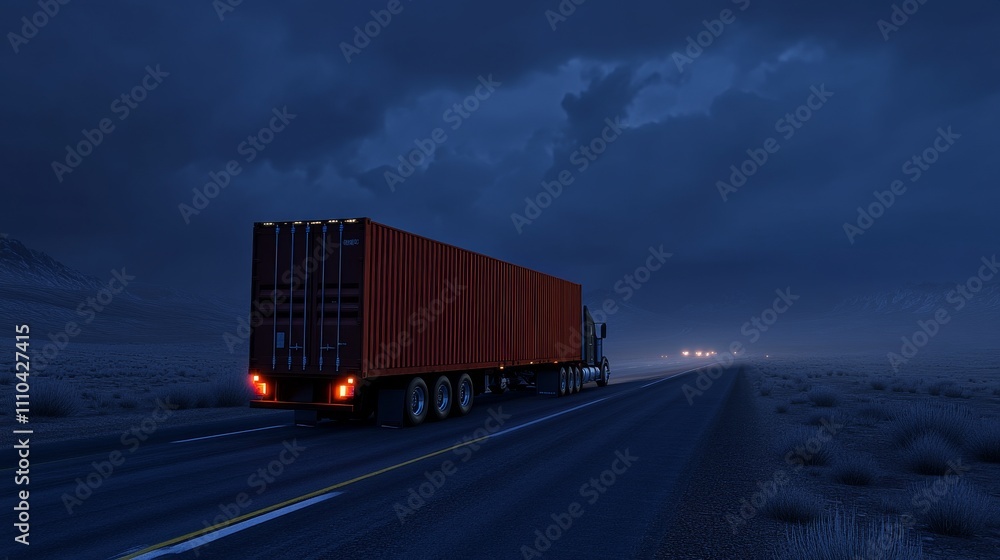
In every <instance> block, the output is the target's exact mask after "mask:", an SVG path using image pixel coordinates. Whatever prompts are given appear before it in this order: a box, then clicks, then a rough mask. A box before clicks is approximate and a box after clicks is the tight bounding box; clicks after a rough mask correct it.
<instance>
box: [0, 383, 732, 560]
mask: <svg viewBox="0 0 1000 560" xmlns="http://www.w3.org/2000/svg"><path fill="white" fill-rule="evenodd" d="M690 367H691V366H690V365H687V366H684V367H681V366H678V365H676V364H675V365H673V366H664V365H663V364H638V365H632V366H628V367H618V368H616V369H614V370H613V377H612V383H611V384H610V385H609V386H607V387H604V388H598V387H596V385H594V384H592V383H591V384H588V385H587V386H586V387H584V390H583V391H582V392H581V393H579V394H576V395H572V396H569V397H565V398H551V397H539V396H537V395H534V394H533V393H529V392H513V393H508V394H506V395H501V396H497V395H485V396H480V397H477V400H476V406H475V407H474V408H473V411H472V412H471V413H470V414H469V415H468V416H466V417H463V418H452V419H448V420H447V421H445V422H441V423H427V424H424V425H423V426H420V427H417V428H410V429H402V430H399V429H388V428H379V427H376V426H374V425H373V424H363V423H324V424H321V425H319V426H317V427H313V428H309V427H301V426H293V425H290V423H289V421H290V413H283V412H279V413H274V414H272V415H268V416H266V417H265V418H262V419H256V420H255V421H254V422H253V423H247V422H241V423H233V422H219V423H212V424H202V425H198V426H188V427H184V428H169V427H166V425H165V424H164V426H163V427H162V428H160V429H157V430H156V431H155V432H153V433H152V434H151V435H150V436H149V437H148V439H147V440H146V441H144V442H136V441H133V440H129V442H128V444H123V443H122V441H121V440H120V439H118V438H114V439H93V440H88V441H82V442H77V443H75V444H69V445H60V446H58V447H53V448H46V447H45V446H44V445H39V446H38V447H36V448H35V449H33V455H32V457H33V464H32V473H31V543H32V544H31V545H30V547H23V546H20V545H16V546H15V545H8V543H12V540H11V539H12V538H13V531H11V529H8V532H10V533H11V535H10V536H9V537H8V538H7V539H5V541H6V542H5V544H4V545H3V547H2V548H4V549H7V550H9V552H4V554H9V555H10V558H12V559H15V558H33V559H41V558H88V559H105V558H132V557H138V558H157V557H166V558H171V557H172V558H209V559H215V558H219V559H221V558H267V559H272V558H295V559H297V560H304V559H309V558H448V559H452V558H491V559H492V558H539V557H541V558H633V557H647V556H651V555H652V553H653V552H654V551H655V550H656V548H657V547H658V546H660V541H661V539H662V537H663V534H664V532H665V527H667V526H668V525H667V524H668V523H669V519H670V516H671V514H672V512H673V505H672V501H673V500H674V497H673V496H674V494H675V493H676V492H677V491H678V487H679V481H680V480H682V475H683V473H684V467H685V466H686V464H687V463H688V461H689V459H691V456H692V454H693V453H695V452H696V449H697V447H698V444H699V440H700V438H701V437H702V435H703V433H704V432H705V429H706V428H707V427H708V425H709V423H710V422H711V420H712V418H713V417H714V416H715V415H716V413H717V411H718V409H719V407H720V406H721V405H722V403H723V402H724V399H725V397H726V395H727V394H728V392H729V388H730V386H731V382H732V380H733V377H734V373H733V371H732V370H731V371H729V372H726V373H725V374H723V376H722V377H721V378H720V379H719V380H718V381H716V382H715V383H714V385H713V386H712V387H711V388H710V389H709V390H707V391H706V392H705V393H704V394H703V395H701V396H700V397H698V398H697V399H696V400H695V402H694V404H693V405H689V404H688V402H687V399H686V398H685V396H684V394H683V392H682V390H681V386H682V385H683V384H684V383H693V382H694V378H695V376H696V375H697V372H693V373H686V374H681V375H678V374H679V373H680V372H681V371H682V370H684V369H689V368H690ZM151 425H152V424H150V426H151ZM241 430H254V431H245V432H242V433H231V432H236V431H241ZM196 438H204V439H196ZM185 440H187V441H185ZM132 449H134V451H132ZM115 452H118V453H120V454H121V456H120V457H119V456H117V455H115ZM114 463H118V464H117V465H115V464H114ZM3 474H4V475H5V477H6V476H7V475H9V474H11V471H10V470H9V469H8V470H5V471H4V472H3ZM88 477H89V481H90V482H91V485H90V486H92V487H96V488H88V487H87V486H86V484H84V485H83V486H81V484H80V483H78V482H77V479H80V480H82V481H87V480H88ZM88 489H89V490H91V493H90V495H89V496H88V495H87V490H88ZM7 501H9V500H5V502H7ZM67 504H69V507H67ZM4 509H6V510H7V511H8V512H9V511H10V509H8V508H6V507H5V508H4ZM69 509H72V513H69ZM220 522H221V523H224V526H216V527H215V528H214V530H206V528H207V527H211V526H214V525H217V524H218V523H220ZM8 527H9V525H8Z"/></svg>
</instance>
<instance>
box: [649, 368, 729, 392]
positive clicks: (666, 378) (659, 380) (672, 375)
mask: <svg viewBox="0 0 1000 560" xmlns="http://www.w3.org/2000/svg"><path fill="white" fill-rule="evenodd" d="M711 366H712V364H709V365H707V366H701V367H696V368H694V369H689V370H687V371H681V372H678V373H672V374H670V375H668V376H666V377H664V378H662V379H657V380H656V381H654V382H652V383H646V384H645V385H643V386H642V387H639V388H640V389H645V388H646V387H651V386H653V385H656V384H657V383H663V382H664V381H666V380H668V379H673V378H675V377H679V376H681V375H687V374H689V373H691V372H694V371H698V370H699V369H705V368H707V367H711Z"/></svg>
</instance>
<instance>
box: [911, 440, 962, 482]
mask: <svg viewBox="0 0 1000 560" xmlns="http://www.w3.org/2000/svg"><path fill="white" fill-rule="evenodd" d="M961 457H962V452H961V451H960V450H959V449H958V448H956V447H955V446H954V445H952V444H951V443H949V442H948V441H947V440H945V439H944V438H942V437H941V436H940V435H938V434H936V433H933V432H930V433H926V434H923V435H921V436H919V437H918V438H917V439H915V440H913V441H912V442H911V443H910V445H909V446H908V447H907V448H906V450H905V451H904V453H903V462H904V463H905V464H906V467H907V468H908V469H910V470H911V471H913V472H915V473H917V474H927V475H938V476H940V475H944V474H945V473H947V472H948V470H949V469H950V468H951V466H950V465H951V464H952V463H954V461H956V460H958V459H961Z"/></svg>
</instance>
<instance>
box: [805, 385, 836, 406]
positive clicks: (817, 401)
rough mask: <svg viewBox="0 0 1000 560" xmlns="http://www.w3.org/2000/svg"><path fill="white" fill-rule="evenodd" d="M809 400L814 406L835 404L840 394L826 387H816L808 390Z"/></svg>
mask: <svg viewBox="0 0 1000 560" xmlns="http://www.w3.org/2000/svg"><path fill="white" fill-rule="evenodd" d="M809 400H810V401H812V403H813V404H814V405H816V406H823V407H830V406H837V403H838V402H840V396H839V395H837V393H836V392H835V391H833V390H832V389H829V388H827V387H817V388H815V389H813V390H811V391H809Z"/></svg>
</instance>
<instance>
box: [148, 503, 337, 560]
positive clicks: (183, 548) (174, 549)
mask: <svg viewBox="0 0 1000 560" xmlns="http://www.w3.org/2000/svg"><path fill="white" fill-rule="evenodd" d="M341 494H343V492H330V493H329V494H323V495H322V496H316V497H315V498H309V499H308V500H305V501H302V502H299V503H297V504H292V505H290V506H285V507H283V508H281V509H276V510H274V511H272V512H270V513H265V514H264V515H260V516H257V517H254V518H251V519H247V520H246V521H240V522H239V523H236V524H235V525H230V526H229V527H226V528H225V529H219V530H218V531H212V532H211V533H205V534H204V535H201V536H200V537H195V538H193V539H191V540H189V541H184V542H182V543H178V544H175V545H173V546H168V547H166V548H161V549H159V550H151V551H149V552H147V553H146V554H143V555H141V556H136V557H135V560H150V559H152V558H159V557H160V556H167V555H171V554H180V553H182V552H188V551H189V550H194V549H195V548H198V547H199V546H201V545H203V544H206V543H210V542H212V541H216V540H219V539H221V538H222V537H227V536H229V535H232V534H233V533H238V532H240V531H242V530H244V529H249V528H250V527H253V526H254V525H260V524H261V523H264V522H265V521H270V520H272V519H274V518H276V517H281V516H282V515H285V514H287V513H292V512H293V511H298V510H300V509H302V508H306V507H309V506H311V505H313V504H317V503H319V502H322V501H325V500H329V499H330V498H333V497H336V496H339V495H341Z"/></svg>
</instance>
